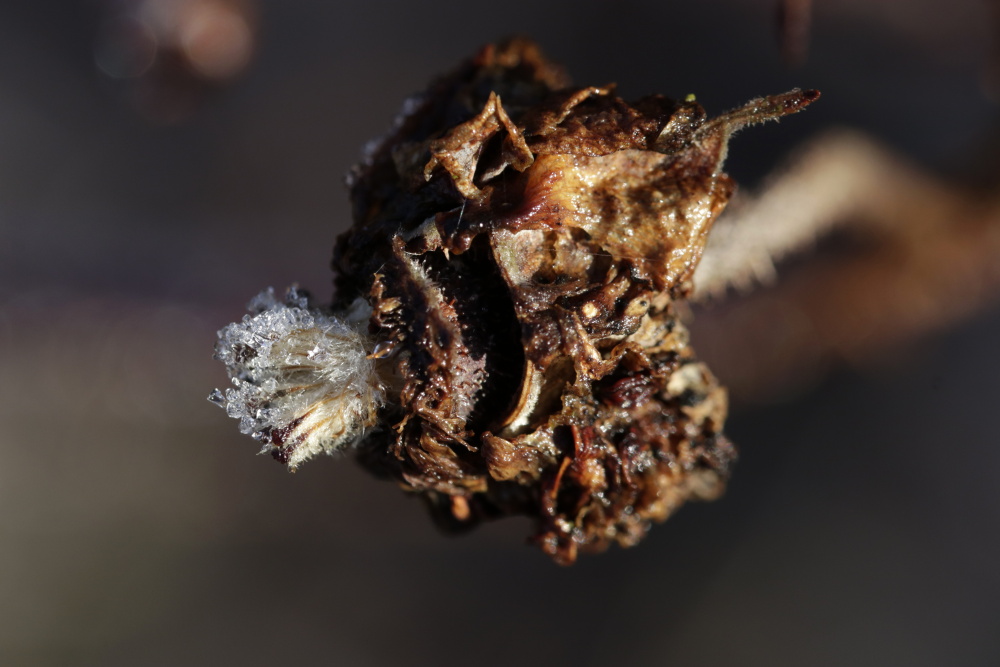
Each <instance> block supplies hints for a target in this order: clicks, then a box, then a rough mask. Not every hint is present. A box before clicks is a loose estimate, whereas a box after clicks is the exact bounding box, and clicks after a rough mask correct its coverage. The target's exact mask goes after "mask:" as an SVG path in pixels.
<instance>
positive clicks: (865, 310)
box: [693, 132, 1000, 397]
mask: <svg viewBox="0 0 1000 667" xmlns="http://www.w3.org/2000/svg"><path fill="white" fill-rule="evenodd" d="M834 229H840V230H842V231H843V232H844V234H845V235H846V236H847V237H848V238H849V239H851V240H853V241H855V242H858V243H855V246H858V245H859V244H860V247H855V248H853V252H849V253H835V254H833V255H830V254H826V253H819V255H818V256H817V257H816V258H815V259H812V260H811V261H810V262H809V263H808V264H807V265H806V264H805V263H803V265H802V266H798V267H793V269H792V270H791V271H790V272H789V273H788V274H787V275H784V276H782V280H781V281H780V283H779V284H777V285H775V286H773V287H770V288H767V289H762V290H760V291H759V292H758V293H757V294H754V295H751V296H748V297H745V298H743V299H736V300H735V302H734V303H725V304H724V303H719V302H717V301H713V303H712V304H710V305H709V306H708V307H707V308H706V310H705V311H704V312H702V313H700V314H699V317H698V320H697V321H696V322H695V323H694V326H693V328H694V329H695V330H696V333H695V338H694V339H695V340H696V341H698V347H699V352H700V354H701V355H702V356H703V357H704V358H706V359H708V360H709V361H711V362H712V363H713V365H714V367H716V368H717V370H718V372H719V375H720V376H721V377H722V378H723V379H724V381H725V382H726V383H727V384H728V385H729V386H730V388H731V389H732V391H733V392H734V393H735V394H737V395H739V396H745V397H767V396H771V395H774V393H775V392H781V391H783V390H785V389H787V388H788V387H790V386H794V385H795V384H797V383H799V382H801V381H802V380H804V379H806V378H808V377H809V376H811V375H813V374H815V373H816V372H818V371H820V370H822V369H823V368H824V367H825V366H827V365H828V364H829V363H830V362H832V361H835V360H847V361H856V360H860V359H863V358H866V357H868V356H869V355H871V354H873V353H876V352H877V351H879V350H884V349H886V348H887V347H888V346H890V345H894V344H898V343H900V342H902V341H905V340H907V339H909V338H912V337H914V336H917V335H919V334H923V333H926V332H929V331H932V330H935V329H938V328H942V327H944V326H945V325H948V324H951V323H953V322H954V321H956V320H958V319H961V318H963V317H966V316H968V315H969V314H971V313H972V312H974V311H975V310H977V309H979V308H982V307H983V306H984V305H986V304H987V303H989V302H991V301H992V300H994V299H995V298H996V297H997V295H998V294H1000V202H998V201H996V200H990V201H982V200H978V199H976V198H974V197H972V196H970V195H967V194H965V193H963V192H961V191H960V190H958V189H957V188H954V187H950V186H948V185H945V184H943V183H940V182H938V181H936V180H934V179H933V178H931V177H929V176H928V175H926V174H924V173H922V172H920V171H918V170H916V169H914V168H913V167H911V166H910V165H908V164H907V163H905V162H904V161H902V160H901V159H899V158H898V157H896V156H894V155H892V154H891V153H889V152H888V151H887V150H886V149H884V148H882V147H880V146H878V145H877V144H875V143H874V142H872V141H871V140H869V139H866V138H864V137H862V136H860V135H858V134H854V133H847V132H839V133H836V134H831V135H827V136H825V137H823V138H821V139H820V140H818V141H816V142H814V143H813V144H812V145H811V146H810V147H809V148H808V149H807V150H805V151H804V152H803V153H801V154H800V156H799V157H798V158H797V159H796V160H794V161H793V164H792V166H791V168H789V169H788V170H786V171H784V172H783V175H782V176H780V177H779V178H777V179H776V180H775V181H773V182H772V184H771V185H770V186H769V187H768V188H767V189H766V190H765V192H764V194H763V195H761V196H760V197H757V198H749V197H748V198H744V199H743V201H742V202H740V203H739V204H737V205H736V207H735V208H734V209H733V210H732V212H731V214H730V215H728V216H727V217H726V219H725V220H723V221H720V223H719V227H718V228H717V229H716V230H715V231H714V232H713V238H712V242H711V243H710V244H709V248H708V249H707V250H706V254H705V258H704V262H703V264H702V266H701V267H699V272H698V273H697V274H696V276H695V284H696V296H697V297H699V298H701V299H705V298H707V297H710V296H712V295H715V296H718V295H720V294H721V293H722V292H724V291H725V290H726V288H727V287H728V286H737V287H740V288H744V289H746V288H748V287H750V286H752V285H753V284H754V283H756V282H759V281H762V280H763V281H768V280H771V279H773V277H774V263H775V262H776V261H777V260H779V259H781V258H782V257H785V256H787V255H789V254H791V253H793V252H797V251H801V250H803V249H805V248H808V247H809V246H810V245H812V244H813V243H814V242H815V241H816V240H817V239H818V238H819V237H821V236H823V235H825V234H827V233H829V232H830V231H831V230H834Z"/></svg>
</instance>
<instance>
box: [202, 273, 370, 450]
mask: <svg viewBox="0 0 1000 667" xmlns="http://www.w3.org/2000/svg"><path fill="white" fill-rule="evenodd" d="M248 310H249V311H250V314H248V315H245V316H244V317H243V319H242V320H241V321H240V322H234V323H233V324H230V325H228V326H226V327H225V328H223V329H221V330H220V331H219V341H218V343H217V344H216V348H215V358H216V359H218V360H219V361H221V362H223V363H224V364H225V365H226V370H227V371H228V373H229V377H230V379H231V380H232V383H233V386H232V387H231V388H229V389H227V390H226V391H225V392H224V393H223V392H222V391H220V390H218V389H216V390H215V391H213V392H212V394H211V395H210V396H209V397H208V399H209V400H210V401H211V402H213V403H215V404H217V405H220V406H221V407H223V408H224V409H225V410H226V414H228V415H229V416H230V417H232V418H233V419H238V420H239V422H240V431H241V432H243V433H246V434H249V435H252V436H253V437H254V438H255V439H256V440H258V441H260V442H261V443H262V444H263V449H262V453H264V452H269V453H271V454H272V455H273V456H274V457H275V458H276V459H278V460H279V461H282V462H284V463H287V464H288V467H289V468H291V469H293V470H294V469H295V468H296V467H297V466H298V465H299V464H300V463H302V462H303V461H305V460H307V459H309V458H311V457H313V456H315V455H316V454H319V453H321V452H325V453H328V454H332V453H334V452H336V451H337V450H339V449H342V448H344V447H346V446H348V445H350V444H352V443H353V442H355V441H357V440H358V438H359V437H360V436H361V435H362V434H363V433H364V431H365V429H366V428H369V427H371V426H373V425H374V423H375V420H376V413H377V411H378V408H379V406H380V404H381V402H382V387H381V383H380V381H379V379H378V377H377V375H376V373H375V367H374V362H373V361H372V360H371V359H370V358H369V354H368V352H369V350H368V347H369V344H368V341H367V339H366V338H365V336H363V335H362V334H361V333H359V332H358V331H357V330H355V329H353V328H352V327H351V326H349V325H348V324H345V323H344V322H343V321H342V320H341V319H339V318H338V317H336V316H334V315H333V314H332V313H328V312H326V311H324V310H322V309H320V308H316V307H313V306H312V304H311V302H310V298H309V295H308V294H307V293H306V292H304V291H300V290H298V289H297V288H295V287H292V288H290V289H289V290H288V292H287V293H286V295H285V298H284V300H283V301H281V300H278V299H277V298H276V297H275V293H274V289H273V288H270V287H269V288H268V289H266V290H264V291H263V292H261V293H260V294H258V295H257V296H256V297H254V298H253V300H251V302H250V304H249V305H248ZM352 314H353V313H352ZM347 319H348V320H349V321H351V320H353V319H355V318H354V317H351V316H350V315H348V316H347Z"/></svg>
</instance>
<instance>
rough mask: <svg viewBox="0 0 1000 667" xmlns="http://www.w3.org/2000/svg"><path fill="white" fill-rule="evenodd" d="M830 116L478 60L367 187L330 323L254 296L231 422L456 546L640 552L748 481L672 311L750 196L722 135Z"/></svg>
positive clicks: (379, 159)
mask: <svg viewBox="0 0 1000 667" xmlns="http://www.w3.org/2000/svg"><path fill="white" fill-rule="evenodd" d="M817 97H818V93H817V92H815V91H798V90H795V91H792V92H789V93H786V94H784V95H777V96H773V97H767V98H761V99H757V100H754V101H752V102H751V103H749V104H748V105H746V106H744V107H742V108H740V109H737V110H735V111H732V112H729V113H727V114H724V115H722V116H720V117H718V118H715V119H707V118H706V116H705V112H704V110H703V109H702V108H701V107H700V106H699V105H698V104H697V103H695V102H693V101H685V102H675V101H672V100H669V99H667V98H665V97H661V96H650V97H645V98H642V99H640V100H637V101H635V102H631V103H627V102H625V101H624V100H622V99H621V98H619V97H617V96H616V95H615V94H614V88H613V87H612V86H606V87H589V88H573V87H571V86H570V84H569V81H568V80H567V79H566V77H565V75H564V73H563V72H562V70H561V69H560V68H558V67H556V66H554V65H552V64H551V63H549V62H548V61H547V60H545V59H544V57H543V56H542V55H541V54H540V53H539V51H538V49H537V47H536V46H534V45H533V44H532V43H530V42H528V41H524V40H512V41H509V42H506V43H504V44H500V45H495V46H488V47H486V48H484V49H483V50H482V51H481V52H480V53H479V54H478V55H477V56H476V57H475V58H473V59H472V60H470V61H469V62H467V63H465V64H463V65H462V66H461V67H460V68H459V69H458V70H457V71H455V72H453V73H452V74H450V75H448V76H446V77H445V78H443V79H441V80H439V81H437V82H436V83H434V84H433V85H432V86H431V87H430V89H428V91H427V92H425V93H424V94H422V95H418V96H416V97H414V98H412V99H410V100H409V101H408V102H407V103H406V105H405V107H404V111H403V113H402V115H401V116H400V117H399V119H398V120H397V121H396V123H395V125H394V127H393V129H392V131H391V132H390V133H389V134H388V135H387V136H386V137H384V138H383V139H381V140H380V141H379V142H377V143H376V144H374V145H373V146H372V147H371V148H370V149H369V150H368V152H367V155H366V157H365V159H364V161H363V162H362V163H361V164H360V165H358V166H357V167H355V168H354V170H353V172H352V173H351V176H350V179H349V180H350V187H351V198H352V202H353V208H354V226H353V227H352V228H351V229H350V230H348V231H347V232H346V233H345V234H343V235H342V236H341V237H340V238H339V239H338V242H337V246H336V251H335V255H334V263H333V266H334V270H335V271H336V273H337V280H336V284H337V300H336V302H335V303H334V304H333V308H332V309H330V310H323V309H318V308H314V307H312V306H311V304H310V303H309V302H308V299H307V298H306V297H304V296H303V295H302V294H301V293H300V292H292V293H291V294H290V296H289V297H288V300H287V301H286V302H285V303H280V302H278V301H277V300H276V299H274V297H273V295H271V296H267V295H265V296H264V297H262V298H259V299H258V302H257V305H256V306H255V307H254V312H255V315H253V316H252V317H251V316H247V317H246V318H244V321H243V322H242V323H238V324H233V325H230V326H229V327H227V328H226V329H224V330H223V331H222V332H220V343H219V346H218V348H217V356H218V357H219V358H220V359H222V360H223V361H224V362H225V363H226V364H227V367H228V369H229V372H230V374H231V376H232V377H233V379H234V383H235V384H236V387H235V388H234V389H230V390H228V391H227V393H226V394H225V395H223V394H222V393H220V392H217V393H215V394H214V395H213V396H214V400H215V401H216V402H218V403H220V404H222V405H224V406H225V407H226V408H227V410H228V411H229V413H230V415H231V416H234V417H237V418H240V419H241V423H242V426H243V429H244V431H245V432H248V433H253V434H254V435H255V437H257V438H258V439H259V440H261V441H263V443H264V448H265V450H267V451H271V452H272V453H273V454H274V456H275V457H276V458H277V459H278V460H280V461H283V462H286V463H288V464H289V465H291V466H292V467H293V468H294V466H295V465H298V463H300V462H301V461H303V460H305V459H306V458H308V456H310V455H312V454H314V453H317V452H320V451H327V452H330V451H333V450H337V449H341V448H343V447H344V446H346V445H352V446H353V447H354V451H355V452H356V455H357V457H358V459H359V460H360V461H361V462H362V463H363V464H364V465H365V466H366V467H368V468H369V469H371V470H372V471H373V472H375V473H377V474H379V475H383V476H388V477H391V478H392V479H394V480H396V481H397V482H398V483H399V484H400V485H401V486H402V487H403V488H404V489H406V490H408V491H413V492H416V493H419V494H420V495H422V496H423V497H424V498H425V499H426V500H427V502H428V504H429V505H430V507H431V510H432V512H433V513H434V515H435V516H436V518H438V519H439V520H440V523H442V524H443V525H445V526H447V527H451V528H464V527H468V526H472V525H475V524H476V523H478V522H479V521H481V520H482V519H485V518H495V517H502V516H508V515H515V514H524V515H528V516H531V517H534V518H535V519H536V520H537V533H536V534H535V536H534V540H535V541H536V542H537V543H538V544H539V545H540V546H541V548H542V550H543V551H545V553H547V554H549V555H550V556H552V557H553V558H554V559H555V560H556V561H557V562H559V563H562V564H569V563H572V562H573V561H574V560H575V559H576V556H577V552H578V550H580V549H583V550H584V551H601V550H603V549H605V548H606V547H607V546H608V545H609V544H611V543H612V542H617V543H618V544H621V545H624V546H630V545H633V544H635V543H637V542H638V541H639V540H640V539H642V537H643V536H644V535H645V534H646V531H648V530H649V527H650V525H651V524H652V522H654V521H663V520H664V519H666V518H667V517H668V516H669V515H670V514H671V513H672V512H673V511H674V510H675V509H677V508H678V507H679V506H680V505H681V504H682V503H683V502H684V501H686V500H688V499H712V498H715V497H717V496H718V495H719V494H720V493H721V492H722V490H723V488H724V486H725V482H726V479H727V478H728V476H729V472H730V469H731V467H732V465H733V463H734V461H735V459H736V450H735V448H734V447H733V445H732V444H731V443H730V442H729V440H727V439H726V437H725V436H724V435H723V434H722V427H723V422H724V421H725V417H726V409H727V404H726V392H725V390H724V389H723V388H722V387H720V386H719V384H718V383H717V381H716V380H715V378H714V377H713V376H712V374H711V373H710V372H709V370H708V369H707V368H706V367H705V365H704V364H702V363H700V362H699V361H698V360H697V359H696V358H695V356H694V353H693V351H692V349H691V347H690V346H689V344H688V335H687V330H686V329H685V328H684V326H683V324H682V323H681V321H680V320H679V318H678V315H677V309H676V304H677V302H679V301H682V300H684V299H685V298H686V297H687V295H688V293H689V292H690V289H691V276H692V273H693V272H694V269H695V267H696V266H697V264H698V260H699V258H700V256H701V253H702V250H703V248H704V246H705V241H706V238H707V235H708V233H709V229H710V228H711V225H712V222H713V220H714V219H715V218H716V217H717V216H718V214H719V213H720V212H721V210H722V208H723V207H724V206H725V204H726V201H727V200H728V198H729V196H730V195H731V194H732V191H733V184H732V181H731V180H730V179H729V178H728V177H727V176H726V175H725V174H723V173H722V171H721V169H722V162H723V159H724V158H725V154H726V146H727V142H728V140H729V137H730V135H731V134H732V133H733V132H734V131H735V130H737V129H739V128H740V127H743V126H744V125H747V124H749V123H754V122H761V121H764V120H770V119H775V118H778V117H780V116H783V115H785V114H789V113H793V112H795V111H798V110H800V109H802V108H803V107H805V106H806V105H807V104H809V103H810V102H812V101H813V100H815V99H816V98H817ZM261 303H263V304H264V305H263V306H262V305H261ZM310 318H311V319H312V320H315V321H316V322H317V324H315V325H314V328H315V331H313V332H312V333H311V334H310V333H309V332H310V331H312V330H311V329H310V326H313V325H310V324H309V323H305V324H301V321H304V320H309V319H310ZM271 321H277V322H279V323H280V326H278V327H277V329H274V330H272V329H270V328H269V324H268V323H269V322H271ZM364 321H367V329H366V330H364V329H363V327H359V326H358V325H357V324H356V323H358V322H364ZM289 322H291V324H289ZM344 322H346V323H347V324H344ZM352 322H353V323H355V326H354V328H353V329H352V328H351V327H350V326H349V325H350V324H351V323H352ZM333 323H335V324H333ZM345 330H349V331H353V332H354V334H353V338H352V337H351V336H350V335H348V334H345V333H344V331H345ZM289 336H291V337H293V338H294V341H293V343H292V344H288V343H286V342H285V338H287V337H289ZM254 340H264V341H266V343H265V344H264V348H266V349H262V350H259V351H258V350H256V348H253V343H252V341H254ZM303 341H305V342H303ZM250 348H253V349H250ZM286 348H288V349H291V350H293V353H288V354H286V353H285V351H284V350H285V349H286ZM248 349H249V352H248ZM275 350H279V352H275ZM282 355H285V356H282ZM321 357H322V358H323V359H327V360H330V359H332V360H334V361H331V362H330V363H332V364H333V366H334V367H333V368H330V369H326V370H324V369H323V368H322V364H321V363H319V362H317V361H316V359H319V358H321ZM324 373H327V374H328V375H330V377H331V378H332V377H333V376H336V379H331V380H329V381H327V380H325V379H324ZM324 382H326V384H324ZM324 387H325V389H324ZM376 415H377V418H376ZM378 424H381V426H378Z"/></svg>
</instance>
